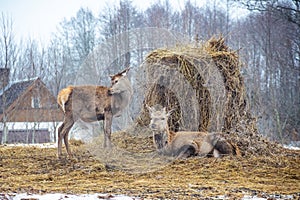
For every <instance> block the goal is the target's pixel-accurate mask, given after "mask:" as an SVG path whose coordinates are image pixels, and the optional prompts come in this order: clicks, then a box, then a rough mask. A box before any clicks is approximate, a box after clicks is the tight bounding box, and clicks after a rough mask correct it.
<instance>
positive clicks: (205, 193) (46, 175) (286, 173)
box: [0, 133, 300, 199]
mask: <svg viewBox="0 0 300 200" xmlns="http://www.w3.org/2000/svg"><path fill="white" fill-rule="evenodd" d="M113 140H114V144H116V145H117V147H118V148H120V149H121V150H122V151H123V153H124V152H126V153H127V154H128V155H127V157H126V156H125V157H124V156H121V157H118V156H114V159H115V160H114V161H113V160H112V159H111V160H106V161H102V160H101V159H99V158H100V157H99V154H98V155H96V156H93V155H92V153H90V149H91V147H92V146H91V144H88V145H81V144H80V143H76V146H75V144H74V143H72V149H73V151H74V153H75V159H61V160H58V159H57V158H56V149H49V148H48V149H41V148H36V147H8V146H1V147H0V155H1V156H0V176H1V179H0V192H1V193H3V192H5V193H9V192H18V193H20V192H30V193H52V192H63V193H72V194H81V193H112V194H125V195H130V196H136V197H143V198H149V199H166V198H168V199H192V198H195V199H199V198H205V197H215V196H217V195H227V196H228V197H230V198H240V197H242V196H244V195H245V194H250V195H254V194H261V195H263V192H264V193H268V194H275V193H276V194H294V195H295V197H296V195H299V191H300V159H299V158H300V152H299V151H289V150H285V154H284V155H276V156H274V157H272V156H271V157H270V156H259V157H257V156H253V155H250V156H244V157H224V158H221V159H214V158H192V159H188V160H170V159H169V160H167V162H166V160H165V162H163V163H162V165H161V166H160V167H159V168H158V167H157V168H154V169H155V170H152V171H151V170H150V171H147V170H141V169H143V168H144V167H145V166H146V167H149V163H152V164H153V163H155V162H154V161H153V160H152V161H151V160H149V159H148V158H147V157H146V156H145V158H143V156H140V157H135V158H134V159H132V158H133V157H134V156H133V154H134V153H136V152H139V151H140V150H141V149H143V151H142V152H139V155H142V154H143V153H144V154H145V155H148V154H149V153H151V151H152V150H151V149H152V145H151V142H152V141H151V138H149V137H137V136H131V135H129V134H126V133H115V134H113ZM131 142H132V145H128V144H130V143H131ZM125 144H126V145H125ZM86 147H89V151H87V148H86ZM93 151H94V152H97V149H95V147H94V149H93ZM128 152H132V153H133V154H131V155H130V153H128ZM113 154H114V153H112V154H110V155H113ZM117 154H118V153H117ZM119 154H120V152H119ZM158 157H159V156H158ZM128 158H131V159H132V160H131V161H128V162H124V160H126V159H128ZM147 159H148V163H147V162H141V161H147ZM129 160H130V159H129ZM160 161H162V157H161V159H160ZM156 164H158V163H156ZM157 166H158V165H157ZM138 172H139V173H138ZM297 193H298V194H297Z"/></svg>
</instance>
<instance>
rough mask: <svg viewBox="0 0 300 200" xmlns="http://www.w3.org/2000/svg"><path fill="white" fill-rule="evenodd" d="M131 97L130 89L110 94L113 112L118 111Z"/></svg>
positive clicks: (122, 108)
mask: <svg viewBox="0 0 300 200" xmlns="http://www.w3.org/2000/svg"><path fill="white" fill-rule="evenodd" d="M131 97H132V89H131V88H130V89H129V90H125V91H122V92H120V93H115V94H112V110H113V113H118V114H120V112H121V111H122V110H124V108H125V107H126V106H127V105H128V104H129V102H130V100H131Z"/></svg>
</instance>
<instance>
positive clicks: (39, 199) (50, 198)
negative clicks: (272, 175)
mask: <svg viewBox="0 0 300 200" xmlns="http://www.w3.org/2000/svg"><path fill="white" fill-rule="evenodd" d="M0 199H5V200H23V199H34V200H99V199H108V200H140V198H137V197H129V196H124V195H109V194H99V193H98V194H81V195H74V194H61V193H55V194H43V195H38V194H27V193H22V194H1V193H0ZM212 199H230V198H229V197H226V196H218V197H215V198H212ZM267 199H278V200H279V199H294V196H293V195H266V196H265V197H258V196H250V195H245V196H244V197H243V198H242V200H267Z"/></svg>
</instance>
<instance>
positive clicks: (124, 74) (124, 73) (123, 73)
mask: <svg viewBox="0 0 300 200" xmlns="http://www.w3.org/2000/svg"><path fill="white" fill-rule="evenodd" d="M129 70H130V67H127V68H126V69H124V70H123V71H122V72H121V75H122V76H126V75H127V72H128V71H129Z"/></svg>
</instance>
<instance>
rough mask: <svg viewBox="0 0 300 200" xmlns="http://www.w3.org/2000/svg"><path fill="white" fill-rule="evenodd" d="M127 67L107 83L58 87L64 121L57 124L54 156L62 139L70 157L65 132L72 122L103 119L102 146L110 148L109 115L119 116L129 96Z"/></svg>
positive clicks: (58, 99) (59, 147) (110, 122)
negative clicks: (58, 125)
mask: <svg viewBox="0 0 300 200" xmlns="http://www.w3.org/2000/svg"><path fill="white" fill-rule="evenodd" d="M128 70H129V68H127V69H125V70H123V71H122V72H120V73H117V74H115V75H111V76H110V77H111V87H105V86H96V85H84V86H68V87H67V88H64V89H62V90H61V91H60V92H59V94H58V96H57V102H58V104H59V105H60V108H61V109H62V111H63V112H64V121H63V123H62V125H61V126H60V127H59V128H58V157H60V156H61V154H62V139H64V143H65V146H66V149H67V153H68V155H69V156H70V157H72V153H71V150H70V147H69V142H68V134H69V131H70V129H71V128H72V126H73V124H74V123H75V122H76V121H77V120H78V119H81V120H82V121H84V122H93V121H99V120H103V121H104V144H103V145H104V148H111V124H112V118H113V116H119V115H120V114H121V112H122V110H123V109H124V108H125V107H126V106H127V105H128V104H129V101H130V99H131V97H132V93H133V91H132V87H131V83H130V81H129V80H128V78H127V72H128Z"/></svg>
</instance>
